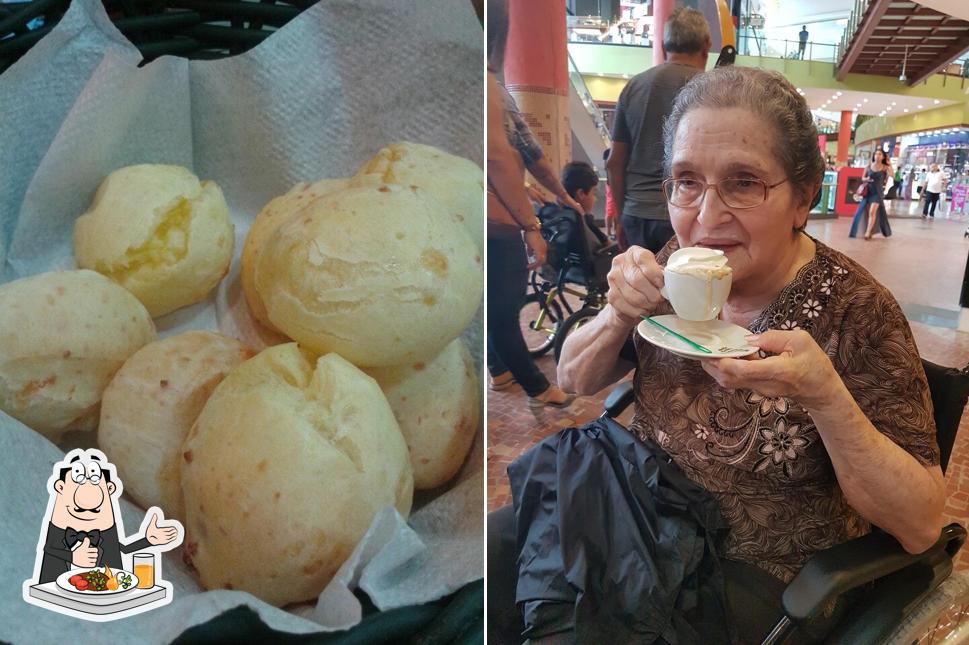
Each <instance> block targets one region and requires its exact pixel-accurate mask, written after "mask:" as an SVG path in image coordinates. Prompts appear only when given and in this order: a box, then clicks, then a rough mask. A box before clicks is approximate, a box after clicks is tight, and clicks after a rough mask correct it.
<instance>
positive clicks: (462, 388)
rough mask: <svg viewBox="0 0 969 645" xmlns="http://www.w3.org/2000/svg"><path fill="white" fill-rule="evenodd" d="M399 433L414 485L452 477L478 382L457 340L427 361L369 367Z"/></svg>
mask: <svg viewBox="0 0 969 645" xmlns="http://www.w3.org/2000/svg"><path fill="white" fill-rule="evenodd" d="M367 373H368V374H370V375H371V376H373V377H374V379H376V381H377V383H379V384H380V388H381V389H382V390H383V391H384V394H385V395H386V396H387V401H389V402H390V407H391V409H392V410H393V411H394V416H395V417H396V418H397V423H398V424H400V431H401V432H402V433H403V434H404V440H405V441H406V442H407V448H408V450H409V451H410V461H411V466H412V467H413V469H414V488H417V489H426V488H435V487H436V486H440V485H441V484H444V483H445V482H447V481H448V480H449V479H451V478H452V477H454V475H455V474H456V473H457V472H458V469H459V468H461V464H462V463H464V458H465V457H467V456H468V450H470V449H471V442H472V440H473V439H474V435H475V432H476V431H477V429H478V420H479V419H480V418H481V415H480V410H481V387H480V385H479V380H478V377H477V375H476V374H475V370H474V361H472V359H471V354H470V352H468V349H467V347H465V346H464V343H462V342H461V340H460V339H457V340H454V341H452V342H451V344H450V345H448V346H447V347H445V348H444V350H443V351H442V352H441V353H440V354H438V355H437V356H435V357H434V358H432V359H431V360H429V361H427V362H426V363H424V362H419V363H408V364H406V365H399V366H396V367H371V368H369V369H367Z"/></svg>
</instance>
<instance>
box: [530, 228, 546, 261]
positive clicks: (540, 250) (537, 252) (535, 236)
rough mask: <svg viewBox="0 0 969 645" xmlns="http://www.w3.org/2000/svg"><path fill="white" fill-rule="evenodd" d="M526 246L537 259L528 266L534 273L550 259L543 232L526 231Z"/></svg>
mask: <svg viewBox="0 0 969 645" xmlns="http://www.w3.org/2000/svg"><path fill="white" fill-rule="evenodd" d="M525 246H527V247H528V250H529V251H531V253H532V256H534V258H535V260H534V261H533V262H532V263H531V264H529V265H528V269H529V270H530V271H534V270H536V269H538V268H539V267H541V266H542V265H543V264H545V260H546V259H548V243H547V242H545V238H544V237H542V231H541V230H538V229H535V230H532V231H525Z"/></svg>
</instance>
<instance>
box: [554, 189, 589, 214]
mask: <svg viewBox="0 0 969 645" xmlns="http://www.w3.org/2000/svg"><path fill="white" fill-rule="evenodd" d="M559 203H560V204H562V206H565V207H567V208H571V209H572V210H574V211H575V212H576V213H578V214H579V215H585V209H584V208H582V205H581V204H579V202H577V201H575V200H574V199H572V196H571V195H569V194H568V193H565V194H564V195H562V196H561V197H559Z"/></svg>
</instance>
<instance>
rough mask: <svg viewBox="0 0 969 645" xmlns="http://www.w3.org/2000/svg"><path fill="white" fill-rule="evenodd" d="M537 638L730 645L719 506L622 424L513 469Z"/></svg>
mask: <svg viewBox="0 0 969 645" xmlns="http://www.w3.org/2000/svg"><path fill="white" fill-rule="evenodd" d="M508 479H509V480H510V482H511V490H512V497H513V500H514V505H515V516H516V521H517V536H518V544H517V548H518V553H519V555H518V563H519V577H518V589H517V594H516V602H518V603H519V606H520V607H521V610H522V614H523V617H524V620H525V626H526V629H525V633H524V634H523V636H524V637H525V638H538V637H541V636H546V635H550V634H554V633H561V632H574V635H575V642H578V643H610V642H611V643H634V642H636V643H639V642H643V643H652V642H655V641H658V640H660V639H662V640H661V641H660V642H669V643H705V644H708V645H716V644H726V643H727V642H729V641H730V637H731V632H732V631H733V630H732V627H731V626H730V625H729V624H728V617H727V610H726V597H725V594H724V587H723V574H722V572H721V569H720V564H719V560H718V557H717V551H718V549H720V548H721V546H722V540H723V539H724V538H725V536H726V533H727V524H726V522H725V521H724V519H723V517H722V516H721V515H720V511H719V507H718V505H717V502H716V500H715V499H714V498H713V497H712V496H711V495H710V494H709V493H708V492H707V491H705V490H703V489H702V488H700V487H699V486H697V485H696V484H694V483H693V482H691V481H690V480H689V479H687V477H686V476H685V475H684V474H683V473H682V471H681V470H680V469H679V468H678V467H677V466H676V464H673V463H671V462H670V461H669V457H668V456H667V455H666V454H665V453H664V452H663V450H662V449H661V448H660V447H659V446H658V445H656V444H655V443H651V442H643V441H639V440H638V439H636V438H635V437H634V436H633V435H632V434H631V433H630V432H629V431H627V430H626V429H625V428H623V427H622V426H621V425H619V424H618V423H616V422H615V421H613V420H611V419H599V420H596V421H594V422H592V423H589V424H587V425H585V426H582V427H581V428H568V429H566V430H563V431H562V432H560V433H559V434H557V435H553V436H551V437H548V438H546V439H544V440H543V441H541V442H539V443H538V444H537V445H535V446H533V447H532V448H531V449H530V450H529V451H528V452H526V453H525V454H524V455H522V456H521V457H519V458H518V459H517V460H516V461H515V462H513V463H512V464H511V465H510V466H509V467H508Z"/></svg>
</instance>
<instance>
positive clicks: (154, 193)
mask: <svg viewBox="0 0 969 645" xmlns="http://www.w3.org/2000/svg"><path fill="white" fill-rule="evenodd" d="M234 243H235V239H234V233H233V227H232V222H231V221H230V220H229V208H228V206H227V205H226V202H225V198H224V197H223V196H222V191H221V190H219V187H218V186H217V185H216V184H215V183H214V182H211V181H203V182H199V180H198V178H197V177H196V176H195V175H193V174H192V173H191V172H190V171H189V170H188V169H186V168H183V167H181V166H164V165H155V164H142V165H138V166H127V167H125V168H120V169H118V170H115V171H114V172H112V173H111V174H110V175H108V176H107V177H106V178H105V179H104V181H103V182H101V186H100V187H99V188H98V191H97V193H96V194H95V196H94V201H93V202H92V203H91V207H90V208H89V210H88V211H87V212H86V213H85V214H84V215H82V216H81V217H80V218H78V220H77V223H76V224H75V227H74V254H75V256H76V258H77V264H78V266H80V267H81V268H83V269H91V270H94V271H97V272H99V273H102V274H104V275H106V276H108V277H109V278H111V279H113V280H115V281H117V282H118V283H120V284H121V285H123V286H124V287H125V288H126V289H128V290H129V291H131V292H132V293H133V294H135V296H137V297H138V299H139V300H141V302H142V303H143V304H144V305H145V308H147V309H148V312H149V313H150V314H151V315H152V316H153V317H157V316H162V315H164V314H167V313H169V312H171V311H174V310H175V309H178V308H180V307H184V306H186V305H190V304H193V303H196V302H199V301H200V300H203V299H204V298H205V297H206V295H208V293H209V292H210V291H211V290H212V289H213V288H214V287H215V286H216V285H217V284H218V283H219V281H220V280H221V279H222V277H223V276H225V274H226V272H227V271H228V270H229V262H230V261H231V259H232V247H233V244H234Z"/></svg>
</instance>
